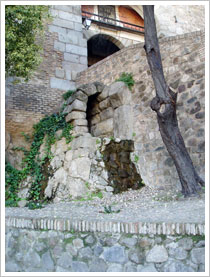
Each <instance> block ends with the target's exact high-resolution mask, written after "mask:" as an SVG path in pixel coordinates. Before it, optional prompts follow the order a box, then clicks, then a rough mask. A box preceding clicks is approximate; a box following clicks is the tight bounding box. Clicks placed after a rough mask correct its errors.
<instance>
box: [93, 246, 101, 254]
mask: <svg viewBox="0 0 210 277" xmlns="http://www.w3.org/2000/svg"><path fill="white" fill-rule="evenodd" d="M93 251H94V255H95V256H100V255H101V253H102V252H103V247H101V246H100V245H96V246H95V247H94V250H93Z"/></svg>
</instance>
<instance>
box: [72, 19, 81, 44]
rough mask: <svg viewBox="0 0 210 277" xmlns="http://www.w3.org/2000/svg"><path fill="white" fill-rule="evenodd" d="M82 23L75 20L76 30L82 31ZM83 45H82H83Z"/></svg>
mask: <svg viewBox="0 0 210 277" xmlns="http://www.w3.org/2000/svg"><path fill="white" fill-rule="evenodd" d="M82 26H83V25H82V23H77V22H74V29H75V30H76V31H79V32H81V31H82ZM81 46H82V45H81Z"/></svg>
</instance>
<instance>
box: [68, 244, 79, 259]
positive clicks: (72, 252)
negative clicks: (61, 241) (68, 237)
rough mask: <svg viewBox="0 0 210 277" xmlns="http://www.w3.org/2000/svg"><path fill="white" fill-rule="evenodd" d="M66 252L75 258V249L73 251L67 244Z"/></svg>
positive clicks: (70, 245)
mask: <svg viewBox="0 0 210 277" xmlns="http://www.w3.org/2000/svg"><path fill="white" fill-rule="evenodd" d="M66 252H67V253H69V254H70V255H72V256H76V255H77V249H75V248H74V247H73V246H72V244H70V243H68V244H67V245H66Z"/></svg>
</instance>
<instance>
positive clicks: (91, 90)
mask: <svg viewBox="0 0 210 277" xmlns="http://www.w3.org/2000/svg"><path fill="white" fill-rule="evenodd" d="M77 89H78V90H81V91H83V92H84V93H85V94H86V95H87V96H91V95H94V94H96V93H97V89H96V86H95V85H94V84H93V83H90V84H84V85H81V86H79V87H77Z"/></svg>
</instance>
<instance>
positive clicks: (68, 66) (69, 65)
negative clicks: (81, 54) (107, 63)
mask: <svg viewBox="0 0 210 277" xmlns="http://www.w3.org/2000/svg"><path fill="white" fill-rule="evenodd" d="M62 67H63V68H64V69H65V70H70V71H75V72H81V71H83V70H85V69H86V68H87V66H86V65H84V64H77V63H73V62H69V61H63V62H62Z"/></svg>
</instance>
